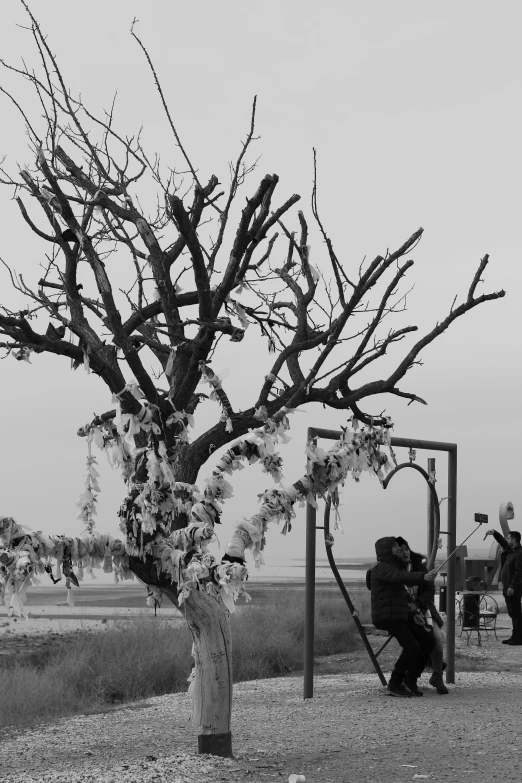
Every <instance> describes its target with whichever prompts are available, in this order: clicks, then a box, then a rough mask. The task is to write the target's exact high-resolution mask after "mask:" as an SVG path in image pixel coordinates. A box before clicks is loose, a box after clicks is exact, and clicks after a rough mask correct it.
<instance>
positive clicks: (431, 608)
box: [397, 536, 449, 695]
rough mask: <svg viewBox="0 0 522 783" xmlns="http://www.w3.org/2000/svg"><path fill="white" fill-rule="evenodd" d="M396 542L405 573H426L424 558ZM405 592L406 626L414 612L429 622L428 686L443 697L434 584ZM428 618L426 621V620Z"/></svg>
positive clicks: (439, 620)
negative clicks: (430, 670)
mask: <svg viewBox="0 0 522 783" xmlns="http://www.w3.org/2000/svg"><path fill="white" fill-rule="evenodd" d="M397 542H398V543H399V544H400V546H401V552H402V560H403V563H404V567H405V568H406V570H407V571H422V572H423V573H424V574H425V573H426V572H427V571H428V568H427V565H426V558H425V557H424V556H423V555H421V554H420V553H419V552H413V551H412V550H411V549H410V545H409V544H408V542H407V541H406V539H404V538H402V537H401V536H397ZM406 591H407V593H408V594H409V607H410V613H409V615H408V626H411V624H412V622H415V617H416V614H415V612H417V611H420V612H422V614H423V616H424V617H425V618H426V622H427V624H429V622H431V626H430V627H431V632H432V633H433V641H434V647H433V650H432V651H431V656H430V657H431V667H432V670H433V673H432V675H431V677H430V679H429V683H430V685H433V687H434V688H435V689H436V690H437V693H439V694H441V695H443V694H448V693H449V691H448V689H447V688H446V686H445V685H444V681H443V679H442V671H443V664H444V661H443V657H444V644H443V639H442V630H441V629H442V627H443V625H444V622H443V620H442V617H441V616H440V614H439V613H438V611H437V607H436V606H435V582H425V581H424V580H423V581H422V583H421V585H420V586H418V585H406ZM428 617H429V618H430V620H429V621H428V619H427V618H428Z"/></svg>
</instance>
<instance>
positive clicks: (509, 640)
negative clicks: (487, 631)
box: [502, 620, 516, 644]
mask: <svg viewBox="0 0 522 783" xmlns="http://www.w3.org/2000/svg"><path fill="white" fill-rule="evenodd" d="M515 622H516V621H515V620H512V623H513V629H512V631H511V636H510V637H509V639H502V644H511V642H512V641H513V637H514V635H515Z"/></svg>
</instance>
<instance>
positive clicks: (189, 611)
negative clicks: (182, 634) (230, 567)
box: [180, 590, 232, 756]
mask: <svg viewBox="0 0 522 783" xmlns="http://www.w3.org/2000/svg"><path fill="white" fill-rule="evenodd" d="M180 608H181V611H182V612H183V614H184V615H185V618H186V620H187V624H188V627H189V628H190V631H191V633H192V638H193V650H192V654H193V656H194V662H195V663H194V679H193V681H192V683H191V686H190V690H189V692H190V693H191V695H192V722H193V724H194V725H196V726H200V728H201V734H200V735H199V736H198V750H199V752H200V753H211V754H213V755H215V756H232V735H231V732H230V718H231V713H232V637H231V631H230V615H229V612H228V609H226V607H225V605H224V604H223V602H222V600H221V598H219V597H215V596H214V595H209V594H208V593H206V592H203V590H194V591H192V592H191V594H190V596H189V597H188V598H187V599H186V600H185V601H184V603H183V604H182V606H181V607H180Z"/></svg>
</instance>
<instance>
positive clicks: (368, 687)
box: [0, 648, 522, 783]
mask: <svg viewBox="0 0 522 783" xmlns="http://www.w3.org/2000/svg"><path fill="white" fill-rule="evenodd" d="M519 649H520V648H519ZM521 696H522V677H521V675H520V674H511V673H504V672H503V673H495V672H463V673H462V674H459V675H458V676H457V682H456V684H455V686H450V694H449V695H447V696H438V695H437V694H436V693H435V691H434V690H433V689H432V688H429V687H428V688H427V690H426V693H425V695H424V697H423V698H421V699H415V698H411V699H393V698H390V697H388V696H386V695H385V693H384V690H383V688H382V687H381V686H380V684H379V681H378V680H377V678H376V676H375V675H372V674H350V673H349V672H345V673H344V674H337V675H334V676H331V675H330V676H329V675H327V676H319V677H317V678H316V681H315V692H314V698H313V699H307V700H303V697H302V678H281V679H275V680H255V681H252V682H244V683H239V684H238V685H236V686H235V687H234V707H233V718H232V733H233V746H234V755H235V759H234V760H233V761H230V760H227V762H226V763H225V761H224V760H219V759H215V758H213V757H210V756H205V757H202V756H199V757H198V756H197V753H196V748H197V736H196V735H197V730H196V729H194V728H193V727H191V725H190V699H189V697H188V695H187V694H186V693H178V694H173V695H170V696H161V697H158V698H153V699H147V700H146V701H143V702H136V703H134V704H128V705H124V706H122V707H120V708H117V709H114V710H111V711H110V712H106V713H103V714H98V715H78V716H73V717H70V718H66V719H63V720H60V721H56V722H53V723H47V724H45V725H42V726H39V727H36V728H34V729H30V730H23V731H16V732H13V733H11V734H10V735H9V736H6V737H5V738H3V741H2V740H1V739H0V770H1V772H2V781H5V783H29V782H30V781H31V782H33V781H41V782H43V781H46V782H47V781H49V783H50V781H53V783H58V782H62V781H63V782H65V781H67V783H86V781H92V782H93V783H94V782H95V781H96V783H105V782H106V781H107V782H109V781H110V783H116V781H117V782H118V783H138V782H139V783H146V782H150V783H167V781H168V783H216V781H227V782H228V783H250V781H252V783H259V781H262V780H270V779H271V780H282V781H286V780H288V776H289V775H290V774H291V773H300V774H303V775H305V777H306V783H406V782H407V781H416V780H420V779H424V780H429V781H440V782H441V783H442V782H445V783H446V782H450V781H451V782H452V783H453V782H455V783H456V781H459V783H461V782H462V781H470V783H494V782H495V781H497V780H498V781H502V783H520V781H521V779H522V764H521V761H522V742H521V741H520V739H521V738H520V726H521V709H522V707H521Z"/></svg>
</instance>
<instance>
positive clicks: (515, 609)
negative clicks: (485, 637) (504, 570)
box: [504, 593, 522, 620]
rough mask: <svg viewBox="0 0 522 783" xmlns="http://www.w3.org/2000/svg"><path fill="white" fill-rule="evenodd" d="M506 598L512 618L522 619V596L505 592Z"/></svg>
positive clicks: (507, 607)
mask: <svg viewBox="0 0 522 783" xmlns="http://www.w3.org/2000/svg"><path fill="white" fill-rule="evenodd" d="M504 598H505V599H506V609H507V610H508V615H509V616H510V617H511V619H513V620H515V619H519V620H520V619H522V597H521V596H520V595H507V593H504Z"/></svg>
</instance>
